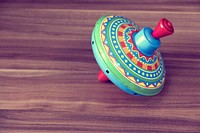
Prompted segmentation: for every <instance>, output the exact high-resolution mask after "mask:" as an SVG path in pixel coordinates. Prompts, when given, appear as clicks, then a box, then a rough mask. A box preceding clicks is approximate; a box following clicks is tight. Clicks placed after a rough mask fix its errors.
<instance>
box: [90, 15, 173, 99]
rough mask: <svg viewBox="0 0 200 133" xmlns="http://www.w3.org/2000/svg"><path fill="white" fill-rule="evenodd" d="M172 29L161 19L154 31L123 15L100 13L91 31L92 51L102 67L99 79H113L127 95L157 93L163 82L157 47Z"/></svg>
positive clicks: (160, 57)
mask: <svg viewBox="0 0 200 133" xmlns="http://www.w3.org/2000/svg"><path fill="white" fill-rule="evenodd" d="M173 32H174V28H173V25H172V23H171V22H169V21H168V20H167V19H165V18H163V19H161V20H160V21H159V23H158V25H157V26H156V28H155V29H154V30H152V29H151V28H148V27H145V28H143V29H142V30H140V28H139V27H138V25H136V24H135V23H134V22H132V21H130V20H129V19H127V18H124V17H122V16H103V17H101V18H100V19H99V20H98V21H97V22H96V25H95V27H94V30H93V33H92V42H91V43H92V50H93V53H94V56H95V59H96V61H97V63H98V65H99V66H100V68H101V70H100V72H99V74H98V79H99V80H100V81H108V80H110V81H112V82H113V83H114V84H115V85H116V86H118V87H119V88H120V89H122V90H124V91H125V92H127V93H129V94H134V95H145V96H152V95H156V94H158V93H159V92H160V91H161V90H162V88H163V86H164V81H165V67H164V62H163V59H162V56H161V54H160V52H159V50H158V48H159V47H160V39H159V38H161V37H164V36H167V35H171V34H172V33H173Z"/></svg>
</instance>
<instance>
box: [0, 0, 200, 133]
mask: <svg viewBox="0 0 200 133" xmlns="http://www.w3.org/2000/svg"><path fill="white" fill-rule="evenodd" d="M107 14H113V15H123V16H126V17H127V18H130V19H132V20H133V21H134V22H136V23H137V24H139V25H140V26H141V27H144V26H149V27H152V28H154V27H155V25H156V23H157V21H158V20H159V19H160V18H162V17H166V18H168V19H169V20H171V21H172V22H173V24H174V27H175V34H174V35H173V36H170V37H167V38H163V39H162V42H163V43H162V46H161V48H160V50H161V52H162V55H163V58H164V60H165V65H166V69H167V78H166V84H165V87H164V90H163V91H162V92H161V93H160V94H159V95H157V96H154V97H138V96H131V95H129V94H126V93H124V92H123V91H121V90H120V89H118V88H117V87H116V86H114V85H113V84H112V83H100V82H98V81H97V77H96V76H97V72H98V70H99V67H98V65H97V64H96V61H95V59H94V57H93V53H92V50H91V45H90V37H91V32H92V29H93V27H94V24H95V22H96V20H97V19H98V18H99V17H100V16H102V15H107ZM199 22H200V2H199V0H182V1H174V0H167V1H165V0H163V1H161V0H156V1H154V3H152V1H149V0H140V1H138V2H136V1H128V0H124V1H117V0H101V1H100V0H96V1H93V0H82V1H80V0H73V1H69V0H65V1H64V0H58V1H53V0H43V1H42V2H41V1H39V0H35V1H32V0H21V1H20V0H16V1H14V2H13V1H12V0H2V1H1V2H0V132H1V133H19V132H20V133H27V132H28V133H38V132H40V133H47V132H48V133H55V132H59V133H64V132H76V133H78V132H87V133H88V132H92V133H94V132H138V133H144V132H148V133H157V132H162V133H164V132H166V133H169V132H178V133H199V132H200V87H199V81H200V43H199V42H200V37H199V34H200V30H199V29H200V24H199Z"/></svg>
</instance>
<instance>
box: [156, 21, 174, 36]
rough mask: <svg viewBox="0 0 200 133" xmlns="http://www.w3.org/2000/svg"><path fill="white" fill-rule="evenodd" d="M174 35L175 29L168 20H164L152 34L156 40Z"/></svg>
mask: <svg viewBox="0 0 200 133" xmlns="http://www.w3.org/2000/svg"><path fill="white" fill-rule="evenodd" d="M173 33H174V27H173V25H172V23H171V22H170V21H169V20H167V19H166V18H162V19H161V20H160V21H159V22H158V24H157V26H156V27H155V29H154V31H153V32H152V36H153V37H154V38H156V39H158V38H161V37H164V36H168V35H171V34H173Z"/></svg>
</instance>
